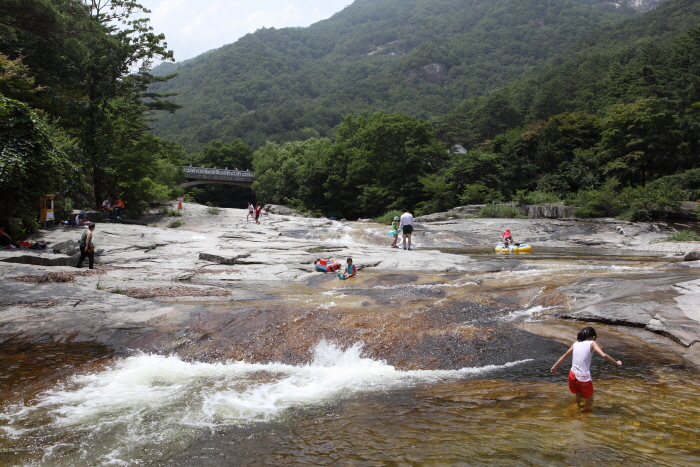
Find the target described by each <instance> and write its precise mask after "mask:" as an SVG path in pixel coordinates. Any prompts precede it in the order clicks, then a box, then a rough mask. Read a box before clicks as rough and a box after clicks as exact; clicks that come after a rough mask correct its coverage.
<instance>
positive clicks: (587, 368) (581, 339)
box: [549, 326, 622, 410]
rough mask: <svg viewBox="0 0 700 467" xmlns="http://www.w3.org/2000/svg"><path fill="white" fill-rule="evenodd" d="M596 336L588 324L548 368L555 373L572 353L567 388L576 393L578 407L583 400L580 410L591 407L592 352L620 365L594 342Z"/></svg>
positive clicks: (619, 363) (620, 364)
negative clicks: (569, 346)
mask: <svg viewBox="0 0 700 467" xmlns="http://www.w3.org/2000/svg"><path fill="white" fill-rule="evenodd" d="M596 337H597V336H596V332H595V329H593V328H592V327H590V326H587V327H585V328H583V329H582V330H581V331H580V332H579V333H578V335H577V336H576V342H574V344H573V345H572V346H571V348H569V350H567V351H566V353H565V354H564V355H562V356H561V358H559V360H557V363H555V364H554V366H553V367H552V368H551V369H550V370H549V371H550V372H551V373H552V374H553V375H556V374H557V368H559V365H561V364H562V363H564V360H566V359H567V358H569V356H570V355H572V354H573V360H572V362H571V371H569V390H570V391H571V392H572V393H573V394H576V402H577V404H578V405H579V407H581V403H582V402H583V407H582V408H581V410H590V409H592V408H593V380H592V379H591V358H592V357H593V352H594V351H595V352H597V353H598V355H600V356H601V357H603V358H604V359H606V360H607V361H609V362H610V363H613V364H615V365H617V366H622V362H621V361H620V360H615V359H614V358H612V357H611V356H610V355H608V354H606V353H605V352H603V349H601V348H600V346H599V345H598V344H596V342H595V340H596Z"/></svg>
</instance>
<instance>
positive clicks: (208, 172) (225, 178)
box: [180, 165, 255, 187]
mask: <svg viewBox="0 0 700 467" xmlns="http://www.w3.org/2000/svg"><path fill="white" fill-rule="evenodd" d="M183 169H184V171H185V178H186V179H187V182H186V183H182V184H180V186H182V187H185V186H191V185H201V184H203V183H221V184H226V185H238V186H246V187H249V186H251V185H252V184H253V182H254V181H255V177H254V176H253V172H251V171H250V170H238V169H228V168H227V169H217V168H211V169H210V168H207V167H192V166H191V165H190V166H185V167H184V168H183Z"/></svg>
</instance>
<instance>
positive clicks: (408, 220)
mask: <svg viewBox="0 0 700 467" xmlns="http://www.w3.org/2000/svg"><path fill="white" fill-rule="evenodd" d="M404 225H410V226H411V227H413V214H411V213H410V212H404V213H403V214H401V220H400V221H399V230H401V228H402V227H403V226H404Z"/></svg>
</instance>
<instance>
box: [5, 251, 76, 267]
mask: <svg viewBox="0 0 700 467" xmlns="http://www.w3.org/2000/svg"><path fill="white" fill-rule="evenodd" d="M0 255H1V256H0V261H4V262H6V263H19V264H33V265H36V266H74V265H75V264H76V262H77V261H78V257H79V256H80V254H77V255H73V256H68V255H61V254H51V253H47V252H46V251H45V250H44V251H41V252H39V251H36V252H34V251H31V250H13V251H12V252H10V253H9V254H6V253H5V252H2V253H0Z"/></svg>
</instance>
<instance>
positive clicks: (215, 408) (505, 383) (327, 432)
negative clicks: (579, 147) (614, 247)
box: [0, 250, 700, 466]
mask: <svg viewBox="0 0 700 467" xmlns="http://www.w3.org/2000/svg"><path fill="white" fill-rule="evenodd" d="M462 253H464V254H468V255H470V256H471V257H473V258H475V259H477V260H479V259H481V260H482V261H481V262H480V265H479V266H478V267H477V266H475V271H474V272H472V273H467V274H444V275H432V276H430V275H428V276H423V275H420V274H414V275H406V274H399V275H379V274H376V275H373V274H372V273H371V272H369V271H367V272H363V277H362V278H361V279H362V281H363V282H361V284H362V286H359V285H357V284H360V282H358V283H357V284H355V285H353V284H354V283H347V281H345V282H346V283H341V281H337V280H335V281H333V280H332V277H330V276H319V279H317V280H315V281H312V282H310V283H308V284H287V285H285V286H280V285H279V284H275V285H272V284H267V285H265V284H261V283H256V284H248V285H245V284H243V285H241V284H238V285H237V286H238V287H251V288H254V289H256V290H258V291H259V292H260V293H261V294H263V295H265V297H266V299H265V300H259V301H256V300H249V301H246V302H245V303H235V304H234V303H226V302H221V303H217V304H215V305H212V304H208V305H207V313H210V314H211V315H212V316H220V315H222V314H226V313H227V316H230V315H235V316H237V317H238V319H239V320H240V321H239V323H240V325H241V326H243V325H244V324H245V323H246V321H250V320H257V319H259V318H254V317H252V316H253V315H250V314H249V315H246V314H245V313H242V312H241V311H240V310H241V309H245V310H250V309H251V307H252V308H253V309H254V311H256V310H257V311H260V310H258V309H257V308H255V307H256V306H257V307H258V308H259V309H264V310H265V312H266V313H269V312H270V310H278V311H277V313H279V314H282V313H283V314H284V315H285V318H284V320H280V321H277V322H276V323H277V324H276V326H278V327H280V328H281V329H282V331H280V334H279V335H284V336H295V337H294V338H289V337H287V341H285V342H282V341H281V339H279V342H276V343H274V342H273V345H272V346H273V347H277V346H279V347H284V349H285V350H284V351H279V352H277V353H276V352H275V349H271V350H269V352H270V353H269V354H266V353H265V351H264V349H263V350H260V351H259V352H258V353H257V354H256V357H255V358H251V359H246V360H242V359H233V360H231V359H212V358H210V359H197V358H192V357H191V356H185V355H157V354H153V353H145V352H139V351H134V352H130V353H127V354H113V352H112V350H111V349H107V348H102V347H98V346H90V345H77V344H44V345H34V346H27V347H17V346H12V345H10V344H6V345H5V346H3V347H2V348H0V364H1V366H0V381H3V385H2V386H3V387H2V389H1V390H0V397H1V398H2V402H3V406H2V411H1V412H0V465H40V466H83V465H85V466H92V465H125V466H131V465H134V466H136V465H149V466H161V465H162V466H165V465H168V466H219V465H235V466H268V465H298V466H301V465H303V466H307V465H309V466H315V465H348V466H385V465H386V466H399V465H431V466H459V465H465V466H471V465H489V466H490V465H499V466H500V465H514V466H530V465H537V466H540V465H552V466H570V465H580V466H590V465H606V466H610V465H612V466H627V465H637V466H690V465H698V464H700V442H698V439H700V382H699V381H700V380H699V378H698V376H700V372H699V371H698V368H697V367H695V366H693V365H691V364H689V363H688V362H686V361H685V360H683V359H682V358H680V357H679V356H678V355H677V354H676V353H675V352H671V351H669V348H670V347H671V344H663V345H660V344H657V343H655V342H661V338H658V337H654V338H650V336H646V335H645V334H644V332H643V331H640V332H639V333H637V334H638V335H633V334H632V335H631V334H629V333H622V332H620V329H617V328H614V327H608V326H604V325H595V327H596V329H597V330H598V335H599V339H598V343H599V344H600V345H601V346H602V347H603V348H604V349H605V351H606V352H608V353H609V354H611V355H612V356H614V357H615V358H619V359H621V360H622V361H623V363H624V365H623V367H621V368H617V367H614V366H612V365H610V364H608V363H607V362H604V361H603V360H602V359H599V358H598V357H595V358H594V365H593V369H592V374H593V379H594V382H595V388H596V404H595V407H594V410H593V411H592V412H588V413H586V412H581V411H579V409H578V407H577V406H576V404H575V402H574V401H572V398H571V396H570V394H569V392H568V388H567V383H566V374H567V372H568V371H567V370H568V362H567V363H566V364H564V365H563V366H562V368H561V371H560V374H558V375H556V376H553V375H551V374H550V373H549V371H548V370H549V368H550V367H551V365H552V364H553V363H554V361H556V359H557V358H558V357H559V356H560V355H561V354H562V353H563V352H564V351H565V350H566V349H567V346H568V345H569V343H568V342H569V341H573V340H574V338H575V335H576V332H577V331H578V330H579V329H580V328H581V327H582V324H581V323H576V322H571V321H564V320H559V319H555V318H552V317H550V313H551V312H552V311H553V310H556V309H557V308H561V307H565V306H567V300H568V298H567V297H565V296H564V294H563V293H561V292H559V291H558V288H561V287H567V286H571V284H579V285H580V284H582V283H585V284H587V285H588V286H590V284H592V283H603V282H605V283H608V282H610V281H618V280H619V281H626V282H627V283H632V282H634V281H656V282H658V281H661V280H670V279H669V277H671V278H672V279H673V280H674V281H675V282H680V281H682V280H692V279H697V278H698V273H697V272H691V271H687V270H677V271H676V270H670V271H669V270H664V271H661V270H659V266H660V265H661V264H663V263H665V262H666V260H662V259H660V258H655V257H651V256H643V255H619V254H610V255H605V254H602V255H601V254H597V255H588V254H586V253H585V252H572V251H567V252H557V251H546V250H545V251H542V252H540V253H539V254H530V255H528V256H523V255H520V256H518V257H514V256H499V257H494V256H493V255H492V254H491V253H490V252H486V251H463V252H462ZM485 263H488V264H487V267H484V264H485ZM265 287H267V290H265ZM280 287H281V290H280ZM319 291H320V292H321V293H319ZM275 294H276V295H278V296H280V297H284V299H279V298H277V299H270V296H271V295H275ZM657 298H658V299H659V300H662V299H663V297H657ZM280 310H281V311H280ZM251 313H253V312H251ZM205 314H206V313H205ZM255 316H257V315H255ZM229 319H230V318H229ZM446 323H447V324H446ZM445 327H447V328H449V330H448V331H449V332H448V331H446V330H444V328H445ZM236 328H238V326H236ZM358 328H361V329H360V330H358ZM332 331H335V332H332ZM419 331H420V332H419ZM231 332H233V331H231ZM240 332H241V333H242V332H243V331H240ZM270 335H274V334H270ZM265 336H268V335H265ZM402 336H403V339H402ZM406 336H408V337H406ZM426 336H428V337H426ZM552 336H559V337H560V336H565V337H566V339H567V343H564V342H562V341H561V339H560V338H558V339H554V338H552ZM265 345H268V346H269V345H270V344H269V343H267V344H265ZM263 347H264V346H263ZM399 347H401V348H400V349H398V350H397V348H399ZM300 349H303V350H305V351H306V352H307V354H306V355H307V358H300V357H298V356H295V355H296V353H295V352H298V353H299V354H300V355H301V353H303V352H302V350H300ZM232 352H233V351H232ZM460 352H462V353H464V354H465V355H459V353H460ZM263 355H264V357H263ZM279 362H283V363H279ZM389 362H391V363H389Z"/></svg>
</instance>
